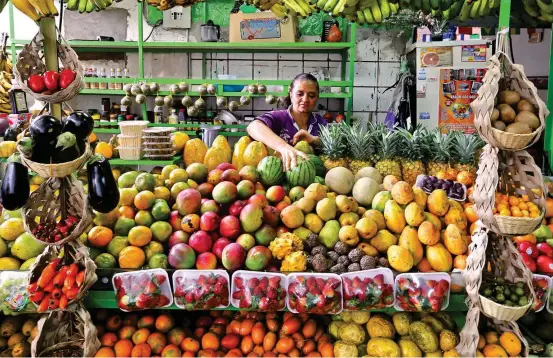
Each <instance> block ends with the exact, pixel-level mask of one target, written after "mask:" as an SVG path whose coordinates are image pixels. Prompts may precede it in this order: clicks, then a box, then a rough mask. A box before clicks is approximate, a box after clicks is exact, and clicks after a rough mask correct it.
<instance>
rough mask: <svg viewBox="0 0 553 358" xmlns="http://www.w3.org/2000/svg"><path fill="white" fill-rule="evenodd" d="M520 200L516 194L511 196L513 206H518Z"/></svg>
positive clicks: (510, 202) (510, 200)
mask: <svg viewBox="0 0 553 358" xmlns="http://www.w3.org/2000/svg"><path fill="white" fill-rule="evenodd" d="M519 201H520V200H519V198H517V197H515V196H511V197H510V198H509V205H511V206H517V205H518V203H519Z"/></svg>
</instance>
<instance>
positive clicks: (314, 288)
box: [309, 287, 319, 295]
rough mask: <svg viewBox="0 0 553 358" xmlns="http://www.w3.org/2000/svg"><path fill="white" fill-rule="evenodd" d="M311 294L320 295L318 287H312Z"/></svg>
mask: <svg viewBox="0 0 553 358" xmlns="http://www.w3.org/2000/svg"><path fill="white" fill-rule="evenodd" d="M309 293H310V294H312V295H317V294H318V293H319V290H318V289H317V287H311V288H310V289H309Z"/></svg>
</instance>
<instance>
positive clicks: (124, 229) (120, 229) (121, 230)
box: [114, 216, 136, 236]
mask: <svg viewBox="0 0 553 358" xmlns="http://www.w3.org/2000/svg"><path fill="white" fill-rule="evenodd" d="M135 225H136V223H135V222H134V220H133V219H129V218H126V217H123V216H122V217H120V218H119V219H117V222H116V223H115V230H114V231H115V235H119V236H127V235H128V234H129V231H131V229H132V228H133V227H135Z"/></svg>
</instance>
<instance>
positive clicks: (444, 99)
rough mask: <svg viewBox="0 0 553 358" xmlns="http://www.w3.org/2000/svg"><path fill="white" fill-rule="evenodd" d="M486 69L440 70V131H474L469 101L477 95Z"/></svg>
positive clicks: (472, 114)
mask: <svg viewBox="0 0 553 358" xmlns="http://www.w3.org/2000/svg"><path fill="white" fill-rule="evenodd" d="M485 73H486V69H483V68H482V69H463V70H452V69H443V70H440V110H439V112H438V126H439V127H440V128H441V129H442V133H447V132H449V131H450V130H458V131H463V132H465V133H467V134H469V133H475V132H476V128H474V113H472V108H471V107H470V103H471V102H472V101H474V100H475V99H476V97H477V92H478V89H479V88H480V87H481V86H482V80H483V78H484V75H485Z"/></svg>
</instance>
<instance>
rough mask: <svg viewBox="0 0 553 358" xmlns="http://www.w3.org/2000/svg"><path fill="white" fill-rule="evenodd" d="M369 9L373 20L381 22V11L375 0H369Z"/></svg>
mask: <svg viewBox="0 0 553 358" xmlns="http://www.w3.org/2000/svg"><path fill="white" fill-rule="evenodd" d="M369 9H370V10H371V14H372V15H373V16H372V17H373V19H374V22H376V23H377V24H380V23H381V22H382V11H380V7H379V6H378V2H377V0H371V5H370V7H369ZM365 17H367V15H365Z"/></svg>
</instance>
